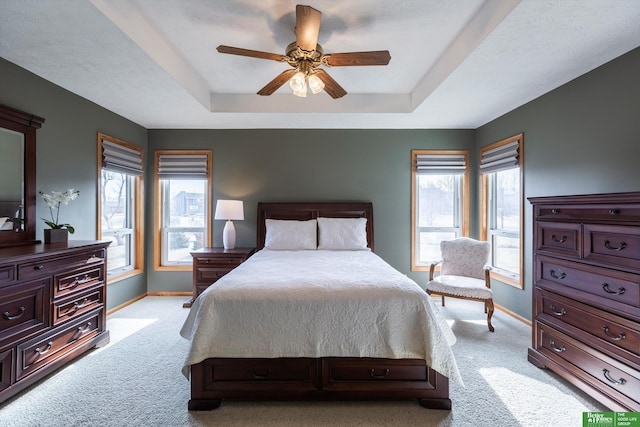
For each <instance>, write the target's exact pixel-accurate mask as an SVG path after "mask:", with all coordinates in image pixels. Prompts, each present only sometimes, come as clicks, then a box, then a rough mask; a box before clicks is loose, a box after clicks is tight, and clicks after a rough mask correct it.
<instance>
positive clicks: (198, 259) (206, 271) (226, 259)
mask: <svg viewBox="0 0 640 427" xmlns="http://www.w3.org/2000/svg"><path fill="white" fill-rule="evenodd" d="M255 251H256V248H235V249H224V248H202V249H198V250H196V251H193V252H191V256H192V257H193V297H192V298H191V299H190V300H189V301H187V302H185V303H184V304H183V307H191V304H193V301H195V299H196V298H197V297H198V295H200V294H201V293H202V292H204V290H205V289H207V288H208V287H209V286H210V285H212V284H214V283H215V282H216V280H218V279H219V278H221V277H222V276H224V275H225V274H227V273H228V272H230V271H231V270H233V269H234V268H236V267H237V266H239V265H240V264H242V263H243V262H244V261H246V260H247V258H249V257H250V256H251V255H253V253H254V252H255Z"/></svg>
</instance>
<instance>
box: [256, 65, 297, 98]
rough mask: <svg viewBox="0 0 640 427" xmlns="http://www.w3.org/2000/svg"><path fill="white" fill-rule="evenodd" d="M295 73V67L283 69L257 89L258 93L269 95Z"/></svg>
mask: <svg viewBox="0 0 640 427" xmlns="http://www.w3.org/2000/svg"><path fill="white" fill-rule="evenodd" d="M295 73H296V70H295V69H293V68H292V69H290V70H284V71H283V72H281V73H280V74H278V75H277V76H276V78H275V79H273V80H271V81H270V82H269V83H267V85H266V86H265V87H263V88H262V89H260V90H259V91H258V95H262V96H268V95H271V94H272V93H273V92H275V91H276V90H278V89H280V86H282V85H283V84H285V83H286V82H288V81H289V79H290V78H291V77H293V75H294V74H295Z"/></svg>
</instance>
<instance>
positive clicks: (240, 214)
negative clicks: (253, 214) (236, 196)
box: [214, 200, 244, 220]
mask: <svg viewBox="0 0 640 427" xmlns="http://www.w3.org/2000/svg"><path fill="white" fill-rule="evenodd" d="M214 219H231V220H244V208H243V205H242V200H218V201H217V202H216V214H215V216H214Z"/></svg>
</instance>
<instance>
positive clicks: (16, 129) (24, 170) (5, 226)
mask: <svg viewBox="0 0 640 427" xmlns="http://www.w3.org/2000/svg"><path fill="white" fill-rule="evenodd" d="M43 122H44V119H43V118H41V117H38V116H35V115H33V114H29V113H25V112H24V111H20V110H16V109H14V108H11V107H7V106H4V105H0V170H2V179H1V180H0V246H14V245H24V244H32V243H37V242H38V241H37V240H36V239H35V228H36V224H35V213H36V205H35V203H36V188H35V186H36V130H37V129H38V128H40V127H41V126H42V123H43Z"/></svg>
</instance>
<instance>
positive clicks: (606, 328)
mask: <svg viewBox="0 0 640 427" xmlns="http://www.w3.org/2000/svg"><path fill="white" fill-rule="evenodd" d="M536 294H537V295H536V296H537V298H538V299H539V300H540V302H539V304H540V308H539V310H540V313H539V314H538V317H537V319H538V320H540V321H544V322H545V323H549V324H551V325H552V326H554V327H555V328H557V329H561V330H564V331H566V332H567V333H569V334H571V331H572V328H567V327H566V325H571V326H573V327H575V328H577V329H580V330H581V331H584V332H586V333H587V334H589V335H592V336H593V337H589V336H582V337H581V338H582V340H583V341H585V342H586V341H588V342H589V343H591V344H593V345H594V347H597V348H599V349H600V350H602V351H604V352H606V353H607V354H609V355H612V356H617V357H622V358H624V359H625V360H628V361H629V363H632V364H635V366H636V367H638V369H640V330H639V329H640V324H638V322H632V321H630V320H628V319H625V318H623V317H620V316H617V315H615V314H613V313H609V312H606V311H602V310H599V309H597V308H595V307H591V306H588V305H585V304H581V303H579V302H577V301H574V300H571V299H569V298H565V297H562V296H560V295H556V294H553V293H550V292H547V291H544V290H541V289H536Z"/></svg>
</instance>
